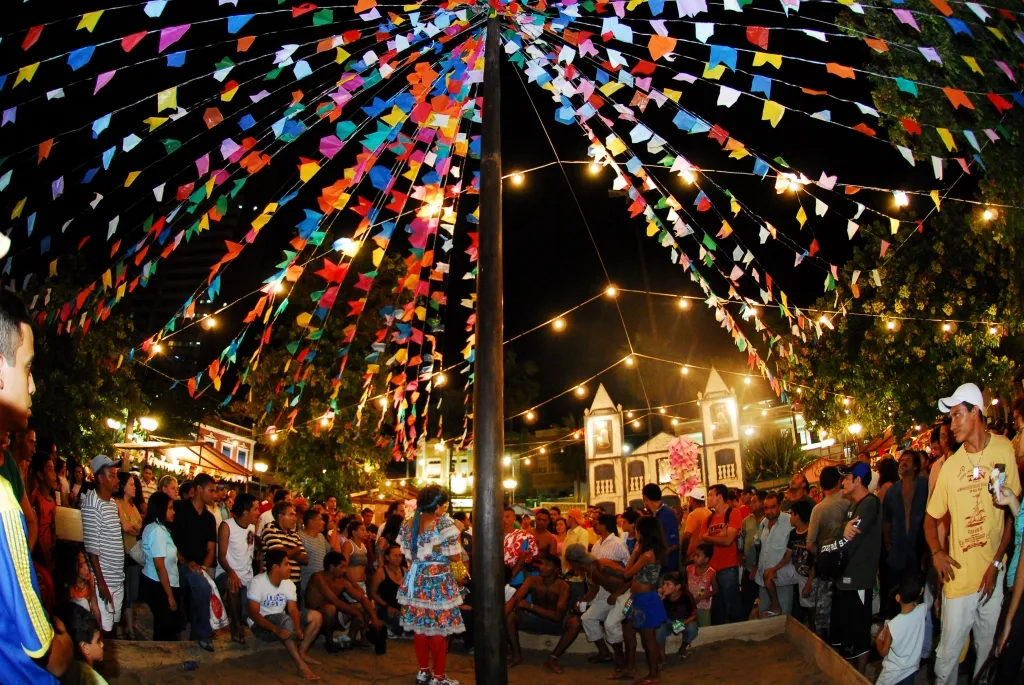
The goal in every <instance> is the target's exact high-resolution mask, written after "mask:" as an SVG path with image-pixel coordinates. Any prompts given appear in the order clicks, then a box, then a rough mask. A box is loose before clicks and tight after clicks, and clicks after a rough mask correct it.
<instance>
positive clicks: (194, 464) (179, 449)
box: [114, 441, 252, 479]
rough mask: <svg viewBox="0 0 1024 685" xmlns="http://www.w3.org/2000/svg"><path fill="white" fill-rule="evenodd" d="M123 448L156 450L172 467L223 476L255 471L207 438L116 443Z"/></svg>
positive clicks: (247, 474) (247, 473)
mask: <svg viewBox="0 0 1024 685" xmlns="http://www.w3.org/2000/svg"><path fill="white" fill-rule="evenodd" d="M114 447H116V448H117V449H120V450H132V451H144V452H147V453H152V454H153V455H154V456H156V458H157V459H158V460H159V461H160V462H164V463H166V464H167V465H168V467H170V469H171V470H181V469H184V470H186V471H189V472H190V473H192V474H194V473H195V472H199V471H201V472H204V473H210V474H211V475H214V476H218V477H221V478H231V479H239V478H250V477H251V476H252V472H251V471H250V470H249V469H247V468H245V467H244V466H242V465H241V464H239V463H238V462H236V461H234V460H233V459H229V458H228V457H226V456H224V455H223V454H221V453H220V452H217V451H216V450H215V449H213V448H212V447H210V446H209V445H207V444H206V443H204V442H174V443H172V442H153V441H149V442H133V443H120V444H117V445H114Z"/></svg>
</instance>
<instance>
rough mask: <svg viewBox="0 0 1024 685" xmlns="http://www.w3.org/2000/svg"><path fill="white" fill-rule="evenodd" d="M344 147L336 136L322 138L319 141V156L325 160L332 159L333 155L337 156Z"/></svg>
mask: <svg viewBox="0 0 1024 685" xmlns="http://www.w3.org/2000/svg"><path fill="white" fill-rule="evenodd" d="M344 145H345V144H344V143H343V142H341V139H340V138H338V137H337V136H324V137H323V138H321V139H320V154H322V155H323V156H324V157H326V158H327V159H334V155H336V154H338V151H339V150H341V148H342V147H343V146H344Z"/></svg>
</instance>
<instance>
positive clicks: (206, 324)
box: [203, 316, 217, 330]
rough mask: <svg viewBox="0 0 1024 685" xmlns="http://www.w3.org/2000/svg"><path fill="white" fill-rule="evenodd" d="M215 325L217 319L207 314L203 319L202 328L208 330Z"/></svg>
mask: <svg viewBox="0 0 1024 685" xmlns="http://www.w3.org/2000/svg"><path fill="white" fill-rule="evenodd" d="M216 327H217V319H215V318H214V317H212V316H208V317H206V318H205V319H203V328H205V329H207V330H210V329H212V328H216Z"/></svg>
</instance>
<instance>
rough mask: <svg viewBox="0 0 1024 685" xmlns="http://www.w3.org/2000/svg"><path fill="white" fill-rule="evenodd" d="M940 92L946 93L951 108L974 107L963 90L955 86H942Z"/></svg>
mask: <svg viewBox="0 0 1024 685" xmlns="http://www.w3.org/2000/svg"><path fill="white" fill-rule="evenodd" d="M942 92H943V93H945V94H946V97H947V98H949V101H950V102H951V103H952V104H953V109H959V108H960V107H966V108H967V109H974V103H973V102H971V100H970V98H968V97H967V93H965V92H964V91H962V90H957V89H956V88H943V89H942Z"/></svg>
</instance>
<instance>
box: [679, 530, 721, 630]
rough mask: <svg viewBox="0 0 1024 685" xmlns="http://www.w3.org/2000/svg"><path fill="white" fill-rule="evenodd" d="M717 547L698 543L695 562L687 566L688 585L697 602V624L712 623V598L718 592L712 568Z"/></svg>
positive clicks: (694, 556)
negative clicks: (712, 558)
mask: <svg viewBox="0 0 1024 685" xmlns="http://www.w3.org/2000/svg"><path fill="white" fill-rule="evenodd" d="M714 553H715V548H714V547H712V546H711V545H709V544H707V543H704V544H701V545H697V549H696V550H695V551H694V553H693V564H692V565H690V566H687V567H686V586H687V588H688V589H689V590H690V594H691V595H692V596H693V599H694V601H695V602H697V624H698V625H699V626H700V627H702V628H703V627H704V626H709V625H711V599H712V598H713V597H714V596H715V595H717V594H718V581H717V580H715V569H713V568H711V557H712V555H713V554H714Z"/></svg>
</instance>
